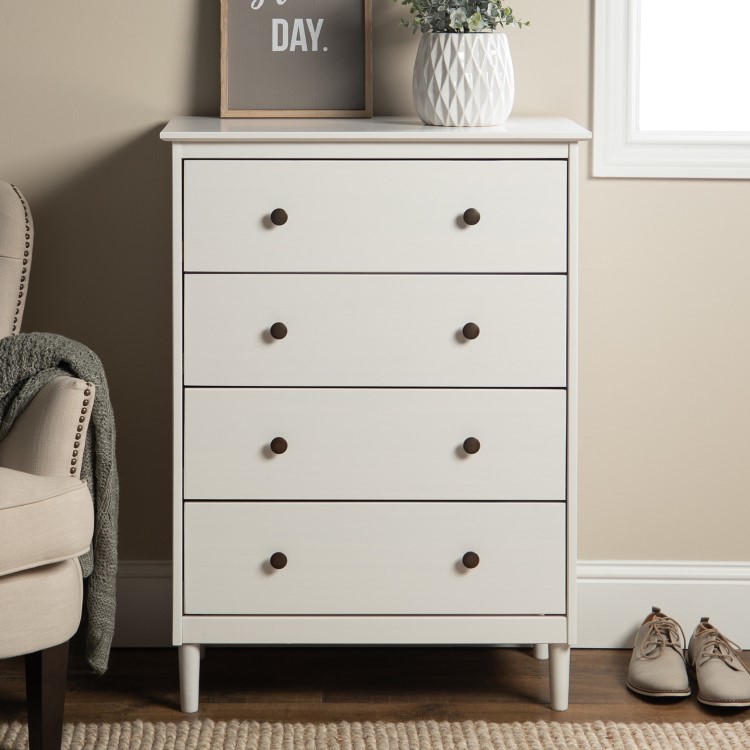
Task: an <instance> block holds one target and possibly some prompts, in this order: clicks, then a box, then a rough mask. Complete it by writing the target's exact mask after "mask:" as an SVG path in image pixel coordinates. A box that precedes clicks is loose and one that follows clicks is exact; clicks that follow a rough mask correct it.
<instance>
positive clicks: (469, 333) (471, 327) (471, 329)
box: [461, 323, 479, 339]
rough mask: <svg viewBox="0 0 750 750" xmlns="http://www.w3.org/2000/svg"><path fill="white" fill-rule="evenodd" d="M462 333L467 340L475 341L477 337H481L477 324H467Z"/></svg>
mask: <svg viewBox="0 0 750 750" xmlns="http://www.w3.org/2000/svg"><path fill="white" fill-rule="evenodd" d="M461 332H462V333H463V335H464V338H465V339H475V338H476V337H477V336H479V326H478V325H477V324H476V323H467V324H466V325H465V326H464V327H463V328H462V329H461Z"/></svg>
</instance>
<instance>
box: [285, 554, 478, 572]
mask: <svg viewBox="0 0 750 750" xmlns="http://www.w3.org/2000/svg"><path fill="white" fill-rule="evenodd" d="M277 554H278V553H277ZM272 559H273V558H272ZM461 562H462V563H463V564H464V568H469V570H472V569H473V568H476V567H477V565H479V555H478V554H477V553H476V552H467V553H466V554H465V555H464V556H463V557H462V558H461ZM284 563H285V564H286V558H284Z"/></svg>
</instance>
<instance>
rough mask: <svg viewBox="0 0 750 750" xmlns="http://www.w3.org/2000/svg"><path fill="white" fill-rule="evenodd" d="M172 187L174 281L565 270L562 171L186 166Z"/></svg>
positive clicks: (355, 163) (538, 167)
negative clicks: (180, 272) (179, 250)
mask: <svg viewBox="0 0 750 750" xmlns="http://www.w3.org/2000/svg"><path fill="white" fill-rule="evenodd" d="M184 178H185V179H184V238H183V239H184V261H185V270H186V271H249V272H269V271H297V272H305V271H311V272H315V271H322V272H326V271H348V272H368V271H380V272H421V273H424V272H447V273H451V272H471V273H493V272H495V273H502V272H519V273H520V272H546V273H554V272H561V273H564V272H565V271H566V270H567V179H568V178H567V162H566V161H564V160H490V159H487V160H443V161H438V160H408V159H407V160H382V161H380V160H379V161H368V160H340V161H339V160H307V159H306V160H295V159H280V160H263V159H259V160H256V159H253V160H247V159H243V160H231V159H226V160H225V159H207V160H191V159H188V160H185V162H184ZM277 208H280V209H283V210H284V212H286V216H287V220H286V223H284V224H283V225H281V226H277V225H275V224H274V223H273V222H272V220H271V213H272V212H273V211H274V209H277ZM471 208H473V209H476V211H478V212H479V222H478V223H476V224H473V225H471V226H470V225H468V224H467V223H466V222H465V221H464V212H465V211H466V210H467V209H471ZM469 218H471V217H469ZM475 218H476V217H475Z"/></svg>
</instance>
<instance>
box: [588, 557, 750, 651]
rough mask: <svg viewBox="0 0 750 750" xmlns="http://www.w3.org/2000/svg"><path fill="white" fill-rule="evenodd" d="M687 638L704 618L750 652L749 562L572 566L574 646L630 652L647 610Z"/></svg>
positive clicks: (633, 562) (614, 562)
mask: <svg viewBox="0 0 750 750" xmlns="http://www.w3.org/2000/svg"><path fill="white" fill-rule="evenodd" d="M652 606H656V607H661V609H662V611H664V612H665V613H666V614H668V615H669V616H670V617H673V618H674V619H675V620H677V622H679V623H680V625H682V627H683V629H684V630H685V635H686V636H687V637H688V639H689V638H690V634H691V633H692V631H693V630H694V629H695V626H696V625H697V624H698V622H699V621H700V618H701V617H710V618H711V622H712V623H713V624H714V625H716V627H718V628H719V630H721V631H722V632H723V633H724V634H725V635H726V636H727V637H729V638H731V639H732V640H734V641H736V642H737V643H739V644H740V645H742V646H743V647H744V648H750V617H749V616H748V612H750V563H747V562H682V561H680V562H671V561H662V560H659V561H644V560H596V561H594V560H591V561H579V562H578V644H577V645H578V647H579V648H630V647H632V645H633V636H634V635H635V631H636V630H637V629H638V626H639V625H640V624H641V622H642V621H643V618H644V617H645V616H646V615H647V614H648V613H649V612H650V611H651V607H652Z"/></svg>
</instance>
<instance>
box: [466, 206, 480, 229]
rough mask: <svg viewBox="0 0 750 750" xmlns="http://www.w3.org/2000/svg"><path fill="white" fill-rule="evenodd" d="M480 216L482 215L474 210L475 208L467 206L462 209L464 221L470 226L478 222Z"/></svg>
mask: <svg viewBox="0 0 750 750" xmlns="http://www.w3.org/2000/svg"><path fill="white" fill-rule="evenodd" d="M481 218H482V216H481V214H480V213H479V211H477V210H476V208H467V209H466V210H465V211H464V223H465V224H468V225H469V226H470V227H473V226H475V225H476V224H479V220H480V219H481Z"/></svg>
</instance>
